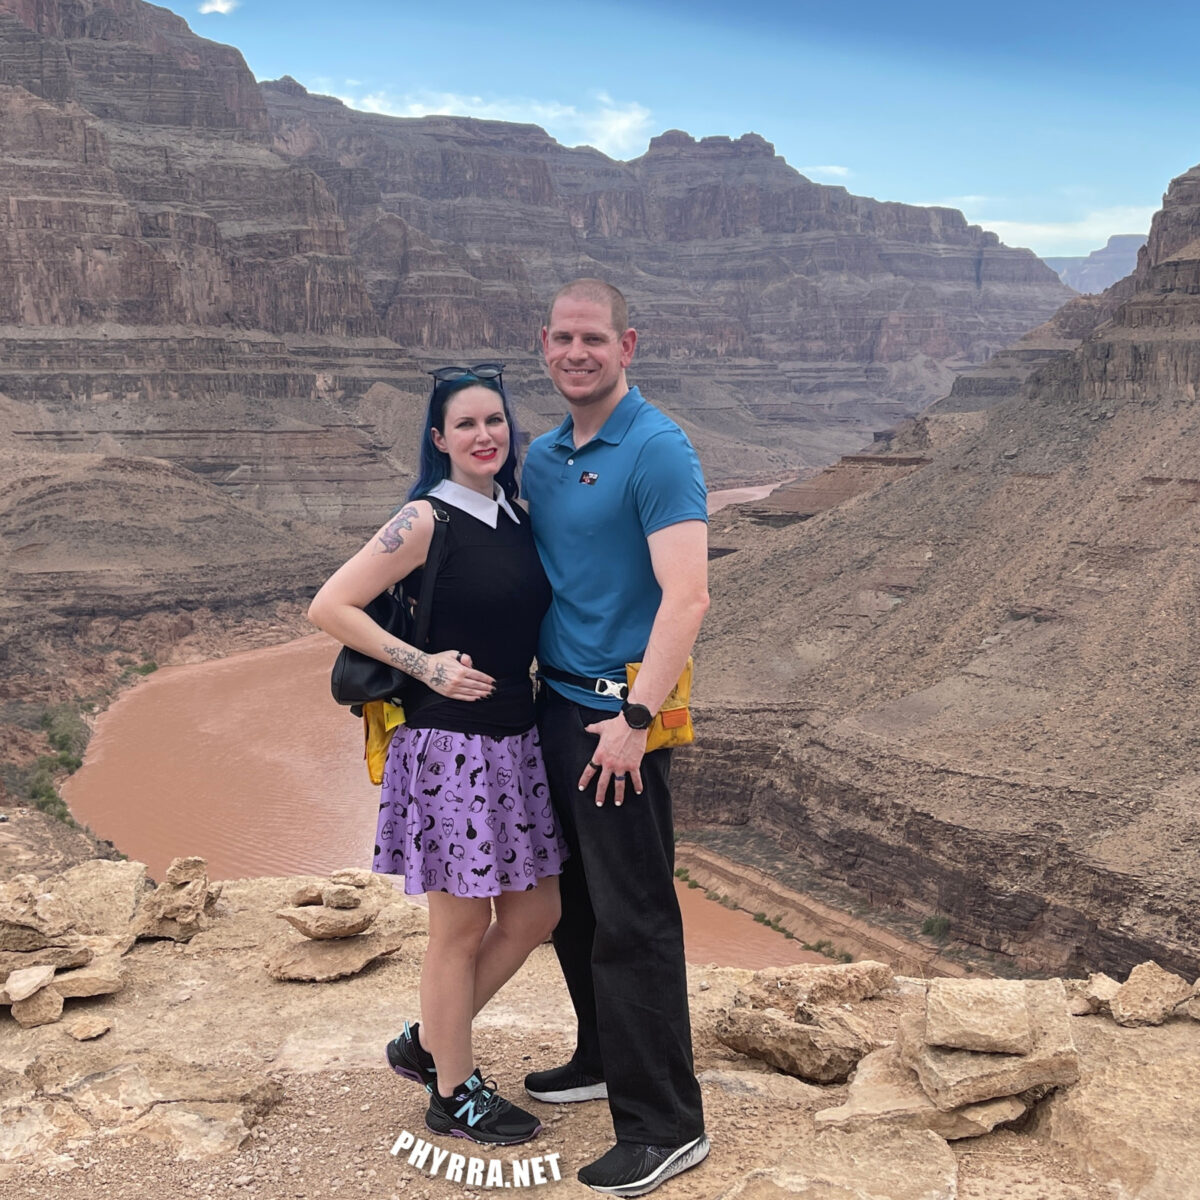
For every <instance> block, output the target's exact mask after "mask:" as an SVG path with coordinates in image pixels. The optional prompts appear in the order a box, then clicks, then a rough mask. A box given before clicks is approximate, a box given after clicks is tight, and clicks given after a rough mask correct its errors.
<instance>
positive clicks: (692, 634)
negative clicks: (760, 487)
mask: <svg viewBox="0 0 1200 1200" xmlns="http://www.w3.org/2000/svg"><path fill="white" fill-rule="evenodd" d="M646 541H647V544H648V546H649V548H650V562H651V565H652V567H653V569H654V577H655V579H656V580H657V581H658V585H659V587H660V588H662V601H661V602H660V603H659V606H658V612H657V613H656V614H655V617H654V624H653V626H652V627H651V629H650V641H649V643H648V644H647V646H646V653H645V656H644V658H643V660H642V667H641V669H640V670H639V671H638V676H637V680H636V682H635V683H634V685H633V688H632V689H631V691H630V694H629V699H630V701H631V702H633V703H635V704H644V705H645V706H646V707H647V708H648V709H649V710H650V711H651V712H652V713H656V712H658V710H659V709H660V708H661V707H662V703H663V701H664V700H665V699H666V698H667V696H668V695H670V692H671V689H672V688H673V687H674V686H675V684H676V683H677V682H678V680H679V676H680V675H681V674H682V673H683V668H684V666H685V665H686V664H687V658H688V655H689V654H690V653H691V652H692V646H693V644H694V643H695V641H696V635H697V634H698V633H699V632H700V623H701V622H702V621H703V620H704V614H705V613H706V612H708V525H707V524H706V523H705V522H704V521H681V522H679V523H678V524H676V525H668V526H667V527H666V528H665V529H659V530H657V531H656V532H654V533H652V534H650V536H649V537H648V538H647V539H646ZM588 732H589V733H597V734H599V735H600V742H599V744H598V745H597V746H596V750H595V752H594V753H593V755H592V762H594V763H595V764H596V768H595V769H593V768H592V767H591V766H590V765H589V766H588V767H587V768H585V770H584V773H583V777H582V778H581V779H580V781H579V788H580V790H581V791H582V790H583V789H584V788H586V787H587V785H588V782H589V781H590V780H591V778H592V776H593V775H595V774H596V773H597V771H598V772H599V777H598V779H597V780H596V803H597V804H603V803H604V798H605V795H606V794H607V792H608V783H609V780H610V779H612V780H613V789H614V796H615V799H616V802H617V804H621V803H623V802H624V799H625V778H624V776H625V774H626V773H627V772H628V774H629V777H630V779H631V780H632V781H633V790H634V791H635V792H639V793H640V792H641V790H642V776H641V769H640V768H641V762H642V755H643V754H645V752H646V736H647V731H646V730H644V729H641V730H639V729H630V727H629V725H628V723H627V722H626V720H625V718H624V717H623V716H621V715H620V714H619V713H618V714H617V716H616V717H614V718H612V719H610V720H607V721H598V722H597V723H596V724H595V725H589V726H588Z"/></svg>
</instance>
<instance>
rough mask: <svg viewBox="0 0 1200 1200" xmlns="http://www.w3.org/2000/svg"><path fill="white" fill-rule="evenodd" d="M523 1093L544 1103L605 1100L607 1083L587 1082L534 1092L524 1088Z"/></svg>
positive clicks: (606, 1097)
mask: <svg viewBox="0 0 1200 1200" xmlns="http://www.w3.org/2000/svg"><path fill="white" fill-rule="evenodd" d="M525 1094H526V1095H527V1096H532V1097H533V1098H534V1099H535V1100H541V1101H542V1102H543V1103H544V1104H573V1103H575V1101H577V1100H607V1099H608V1084H607V1083H589V1084H587V1085H586V1086H585V1087H577V1088H564V1089H563V1090H562V1091H560V1092H535V1091H533V1089H532V1088H526V1089H525Z"/></svg>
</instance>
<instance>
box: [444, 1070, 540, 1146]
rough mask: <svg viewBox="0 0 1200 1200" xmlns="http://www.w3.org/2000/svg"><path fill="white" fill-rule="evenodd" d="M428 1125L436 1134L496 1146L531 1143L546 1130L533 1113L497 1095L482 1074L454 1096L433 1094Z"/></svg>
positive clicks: (472, 1075) (492, 1084) (494, 1086)
mask: <svg viewBox="0 0 1200 1200" xmlns="http://www.w3.org/2000/svg"><path fill="white" fill-rule="evenodd" d="M425 1124H426V1125H428V1126H429V1128H430V1129H432V1130H433V1132H434V1133H448V1134H450V1135H451V1136H452V1137H460V1138H467V1139H468V1140H470V1141H472V1142H482V1143H484V1144H486V1145H492V1146H515V1145H516V1144H517V1143H518V1142H527V1141H529V1139H530V1138H531V1137H533V1136H534V1134H536V1133H538V1132H539V1131H540V1130H541V1128H542V1123H541V1121H539V1120H538V1119H537V1117H535V1116H534V1115H533V1114H532V1113H527V1112H526V1111H525V1110H524V1109H523V1108H518V1107H517V1106H516V1105H515V1104H510V1103H509V1102H508V1101H507V1100H505V1099H504V1097H503V1096H501V1095H500V1093H499V1092H498V1091H496V1085H495V1083H494V1082H493V1081H492V1080H490V1079H489V1080H487V1081H486V1082H485V1081H484V1079H483V1077H482V1076H481V1075H480V1074H479V1072H478V1070H476V1071H473V1072H472V1073H471V1078H470V1079H468V1080H467V1081H466V1083H462V1084H460V1085H459V1086H458V1087H456V1088H455V1089H454V1095H453V1096H441V1095H439V1094H438V1090H437V1088H436V1087H434V1088H433V1089H432V1090H431V1091H430V1093H429V1109H428V1111H427V1112H426V1113H425Z"/></svg>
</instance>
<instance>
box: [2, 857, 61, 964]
mask: <svg viewBox="0 0 1200 1200" xmlns="http://www.w3.org/2000/svg"><path fill="white" fill-rule="evenodd" d="M78 926H79V913H78V912H77V911H76V910H75V908H74V907H73V906H72V905H71V904H70V903H69V902H68V901H67V899H66V898H65V897H63V896H57V895H55V894H54V893H53V892H52V891H50V890H49V889H48V888H47V886H46V885H45V884H44V883H41V882H40V881H39V880H38V879H37V877H36V876H34V875H14V876H13V877H12V879H10V880H8V881H7V882H6V883H0V951H16V952H18V953H27V952H29V951H31V950H42V949H44V948H46V947H48V946H63V945H74V944H76V943H77V942H78V940H79V939H78V937H77V935H76V933H75V930H76V929H77V928H78Z"/></svg>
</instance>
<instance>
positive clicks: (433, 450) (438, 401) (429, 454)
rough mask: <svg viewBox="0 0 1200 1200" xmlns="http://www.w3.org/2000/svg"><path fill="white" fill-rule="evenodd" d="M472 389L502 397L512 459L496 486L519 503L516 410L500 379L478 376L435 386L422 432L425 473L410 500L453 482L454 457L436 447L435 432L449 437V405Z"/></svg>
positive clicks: (507, 460) (470, 376)
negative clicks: (447, 417) (446, 429)
mask: <svg viewBox="0 0 1200 1200" xmlns="http://www.w3.org/2000/svg"><path fill="white" fill-rule="evenodd" d="M469 387H484V388H488V389H489V390H490V391H493V392H495V393H496V394H497V395H498V396H499V397H500V402H501V404H502V405H503V407H504V419H505V420H506V421H507V422H508V457H507V458H506V459H505V460H504V465H503V466H502V467H501V468H500V470H499V471H497V472H496V482H497V483H498V484H499V485H500V486H501V487H502V488H503V489H504V494H505V495H506V496H507V497H508V498H509V500H515V499H516V498H517V496H518V495H519V494H520V488H519V487H518V486H517V461H518V453H517V441H518V437H519V433H518V430H517V422H516V421H515V419H514V418H513V414H512V408H511V407H510V406H509V403H508V395H507V394H506V393H505V391H504V384H503V382H502V381H501V380H500V379H478V378H476V376H474V375H463V376H461V377H460V378H458V379H452V380H450V381H449V382H448V383H439V382H435V383H434V385H433V390H432V391H431V392H430V393H429V405H428V407H427V408H426V410H425V427H424V429H423V430H422V431H421V471H420V474H419V475H418V477H417V482H416V483H414V484H413V485H412V487H411V488H410V489H409V493H408V498H409V499H410V500H415V499H416V498H417V497H418V496H424V495H425V494H426V493H427V492H428V491H429V490H430V488H434V487H437V485H438V484H439V483H441V482H442V480H443V479H449V478H450V456H449V455H448V454H446V453H445V451H443V450H439V449H438V448H437V447H436V446H435V445H434V444H433V432H432V431H433V430H435V429H436V430H437V431H438V432H439V433H442V434H444V433H445V428H444V426H445V421H446V405H447V404H448V403H449V402H450V400H451V398H452V397H453V396H455V395H457V394H458V393H459V392H461V391H463V390H464V389H465V388H469Z"/></svg>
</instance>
